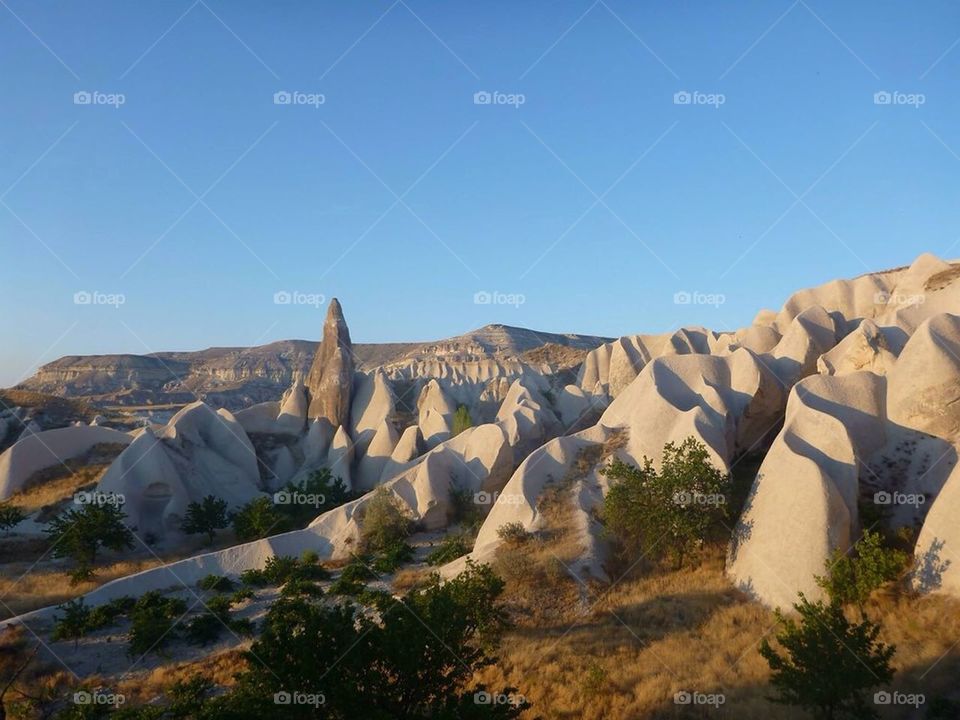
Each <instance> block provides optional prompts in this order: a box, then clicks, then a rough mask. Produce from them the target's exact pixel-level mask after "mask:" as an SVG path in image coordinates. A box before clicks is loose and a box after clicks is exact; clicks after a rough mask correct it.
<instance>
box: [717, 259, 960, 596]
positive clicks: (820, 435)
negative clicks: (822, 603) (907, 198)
mask: <svg viewBox="0 0 960 720" xmlns="http://www.w3.org/2000/svg"><path fill="white" fill-rule="evenodd" d="M918 268H919V269H922V268H927V269H928V270H930V271H933V272H936V273H942V272H944V271H943V268H942V267H941V266H940V265H938V264H937V263H933V262H930V261H929V259H923V258H921V261H919V262H918V263H915V264H914V265H913V266H911V268H910V269H909V270H907V271H904V272H903V273H902V274H901V277H900V280H899V282H898V283H897V285H895V286H894V289H895V288H896V287H900V288H901V289H903V288H906V289H909V290H913V291H915V290H916V289H917V288H918V287H924V286H925V285H923V284H922V283H921V281H918V280H917V278H916V271H917V270H918ZM924 282H926V281H924ZM924 307H926V308H928V310H935V309H937V308H938V307H942V302H930V303H927V302H925V301H924V302H917V301H916V300H914V302H912V303H909V304H908V305H907V306H903V304H902V303H899V304H898V306H897V307H895V308H893V309H892V310H890V311H887V312H885V313H884V314H883V315H882V316H880V318H878V320H877V321H875V322H873V323H868V322H867V321H863V322H861V323H860V324H859V325H858V326H857V327H858V329H857V330H855V331H854V332H853V333H852V334H851V335H850V336H848V338H847V339H845V341H842V342H841V345H838V350H841V351H842V352H832V353H828V356H825V357H821V362H820V365H821V368H823V369H826V370H829V371H832V372H835V373H836V374H835V375H833V376H828V375H819V376H814V377H809V378H807V379H806V380H803V381H802V382H800V383H798V384H797V385H796V387H795V388H794V389H793V393H792V394H791V398H790V403H789V405H788V409H787V415H786V420H785V423H784V428H783V430H782V431H781V433H780V435H779V436H778V437H777V439H776V441H775V442H774V444H773V446H772V447H771V449H770V451H769V452H768V453H767V456H766V458H765V459H764V462H763V465H762V466H761V468H760V472H759V474H758V477H757V479H756V481H755V483H754V486H753V489H752V491H751V495H750V499H749V501H748V504H747V509H746V510H745V512H744V514H743V516H742V517H741V520H740V523H739V525H738V527H737V532H736V533H735V536H734V542H733V544H732V546H731V552H730V562H729V566H728V572H729V574H730V576H731V578H732V579H733V580H734V581H735V582H736V583H737V584H738V585H740V586H741V587H742V588H743V589H745V590H747V591H748V592H750V593H752V594H753V595H754V596H755V597H757V598H758V599H760V600H762V601H763V602H765V603H767V604H769V605H779V606H787V605H789V604H790V603H791V602H793V601H794V600H795V598H796V593H797V592H798V591H802V592H804V593H805V594H808V595H810V596H812V597H818V596H820V594H821V592H820V590H819V588H817V587H816V583H815V582H814V579H813V576H814V575H815V574H823V572H824V563H825V561H826V560H827V558H828V557H829V556H830V554H831V553H832V552H833V551H834V550H835V549H840V550H842V551H846V550H847V549H848V548H849V545H850V543H851V542H852V540H853V539H855V538H856V536H857V533H858V532H859V529H860V528H859V520H858V502H874V503H877V504H880V505H884V506H885V507H884V508H883V509H884V510H885V511H886V513H887V515H888V519H887V522H888V523H889V524H890V525H891V526H892V527H893V528H897V527H902V526H914V527H917V526H922V529H921V532H920V534H919V537H918V542H917V548H916V552H915V557H916V562H917V568H916V570H915V574H914V583H915V585H916V587H917V588H918V589H920V590H922V591H941V590H942V591H946V592H953V593H956V592H957V591H958V589H960V583H958V582H957V579H956V576H955V575H954V574H953V573H952V572H951V570H950V556H951V554H952V553H955V552H957V549H956V548H953V547H951V546H950V543H951V542H954V543H956V542H957V539H954V537H953V535H952V529H951V528H952V527H955V526H956V523H955V522H954V523H952V525H951V522H950V521H949V520H948V518H952V519H954V520H955V510H956V507H955V506H954V504H953V498H954V496H955V495H956V494H957V491H956V490H955V488H954V487H952V486H953V485H956V484H957V482H956V480H955V477H956V475H957V472H956V469H955V468H956V466H957V444H958V435H960V410H958V409H957V404H958V400H960V318H958V317H957V316H955V315H950V314H945V313H940V312H937V313H936V314H932V315H929V316H928V317H927V319H926V320H924V321H922V322H921V323H920V324H919V325H918V326H916V330H915V332H913V334H912V336H910V337H909V339H908V340H907V341H906V342H905V343H902V338H903V336H904V334H905V332H906V329H905V328H909V327H911V326H912V325H913V323H914V322H916V321H918V320H919V317H920V313H921V308H924ZM905 313H907V314H909V317H905V315H904V314H905ZM881 323H890V324H889V325H887V324H881ZM850 337H853V338H854V339H853V340H849V338H850ZM887 338H889V339H887ZM848 340H849V342H847V341H848ZM870 340H872V343H871V342H869V341H870ZM844 342H846V347H842V345H843V344H844ZM901 344H902V349H901V347H900V345H901ZM856 366H863V367H868V368H869V369H868V370H861V371H855V370H852V369H851V367H856ZM898 498H899V499H898Z"/></svg>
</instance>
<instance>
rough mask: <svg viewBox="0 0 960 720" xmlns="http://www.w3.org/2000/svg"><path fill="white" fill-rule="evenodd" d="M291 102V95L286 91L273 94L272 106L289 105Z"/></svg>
mask: <svg viewBox="0 0 960 720" xmlns="http://www.w3.org/2000/svg"><path fill="white" fill-rule="evenodd" d="M292 102H293V95H291V94H290V93H289V92H287V91H286V90H278V91H277V92H275V93H274V94H273V104H274V105H289V104H290V103H292Z"/></svg>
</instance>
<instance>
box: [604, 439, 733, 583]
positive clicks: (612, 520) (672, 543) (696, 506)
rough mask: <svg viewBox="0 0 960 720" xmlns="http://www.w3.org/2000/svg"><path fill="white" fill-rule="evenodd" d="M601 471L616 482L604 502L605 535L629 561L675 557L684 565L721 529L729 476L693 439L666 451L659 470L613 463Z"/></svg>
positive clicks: (645, 463)
mask: <svg viewBox="0 0 960 720" xmlns="http://www.w3.org/2000/svg"><path fill="white" fill-rule="evenodd" d="M601 472H603V473H604V474H605V475H606V476H607V477H608V478H610V480H611V481H615V482H613V483H612V485H611V487H610V490H609V491H608V492H607V496H606V498H604V504H603V520H604V522H605V524H606V527H607V530H608V531H609V532H611V533H612V534H613V535H614V536H615V537H616V538H617V539H618V540H619V541H620V543H621V544H622V545H623V548H624V550H625V552H626V553H627V554H629V555H630V556H634V555H637V554H639V553H643V554H644V555H645V556H646V557H649V558H651V559H652V560H658V559H663V558H666V557H672V558H673V559H674V561H675V562H676V566H677V567H680V566H682V565H683V562H684V560H685V558H687V557H688V556H689V555H690V554H691V553H692V552H693V551H694V550H696V549H697V548H698V547H700V546H701V545H702V544H703V543H704V542H706V541H707V540H708V539H710V537H711V535H712V534H713V533H715V532H718V531H720V530H722V528H723V527H724V521H725V520H726V514H727V513H726V497H727V495H728V494H729V493H730V477H729V476H728V475H726V474H725V473H723V472H721V471H720V470H718V469H717V468H715V467H714V466H713V465H712V464H711V463H710V456H709V453H708V451H707V447H706V446H705V445H704V444H703V443H700V442H698V441H697V440H696V439H695V438H692V437H691V438H687V439H686V440H684V441H683V443H681V444H680V445H676V444H674V443H667V445H666V446H664V448H663V460H662V462H661V463H660V471H659V472H658V471H657V470H656V469H654V467H653V461H652V460H650V459H649V458H644V459H643V466H642V467H636V466H633V465H628V464H626V463H623V462H621V461H619V460H614V461H613V462H612V463H611V464H610V465H609V466H608V467H606V468H604V469H603V470H602V471H601Z"/></svg>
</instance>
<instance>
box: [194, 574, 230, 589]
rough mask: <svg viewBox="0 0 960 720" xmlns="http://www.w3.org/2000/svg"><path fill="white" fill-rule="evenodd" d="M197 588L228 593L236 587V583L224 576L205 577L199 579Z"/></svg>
mask: <svg viewBox="0 0 960 720" xmlns="http://www.w3.org/2000/svg"><path fill="white" fill-rule="evenodd" d="M197 587H199V588H200V589H201V590H208V591H211V592H230V591H231V590H233V589H234V588H235V587H236V583H235V582H234V581H233V580H231V579H230V578H228V577H226V576H224V575H207V576H206V577H204V578H201V579H200V582H198V583H197Z"/></svg>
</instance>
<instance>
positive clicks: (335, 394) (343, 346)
mask: <svg viewBox="0 0 960 720" xmlns="http://www.w3.org/2000/svg"><path fill="white" fill-rule="evenodd" d="M353 369H354V368H353V349H352V345H351V342H350V330H349V329H347V321H346V320H344V319H343V310H342V309H341V307H340V302H339V301H338V300H337V299H336V298H333V299H332V300H331V301H330V307H329V309H328V310H327V319H326V320H325V321H324V323H323V340H322V341H321V343H320V347H319V349H318V350H317V354H316V355H315V356H314V358H313V364H312V365H311V366H310V372H309V374H308V375H307V390H309V391H310V409H309V411H308V414H309V417H311V418H325V419H327V420H329V421H330V424H331V425H333V427H339V426H346V425H347V422H348V420H349V418H350V394H351V391H352V389H353Z"/></svg>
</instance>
